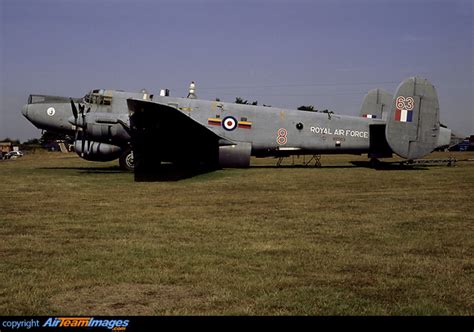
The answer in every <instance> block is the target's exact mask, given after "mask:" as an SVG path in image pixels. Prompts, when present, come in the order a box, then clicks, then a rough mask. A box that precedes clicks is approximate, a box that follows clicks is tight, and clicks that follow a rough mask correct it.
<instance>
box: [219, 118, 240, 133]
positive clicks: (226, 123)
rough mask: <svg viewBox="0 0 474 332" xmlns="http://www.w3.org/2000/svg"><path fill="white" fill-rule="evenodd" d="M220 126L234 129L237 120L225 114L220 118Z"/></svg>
mask: <svg viewBox="0 0 474 332" xmlns="http://www.w3.org/2000/svg"><path fill="white" fill-rule="evenodd" d="M222 127H224V129H225V130H229V131H231V130H234V129H235V128H237V120H236V119H235V118H234V117H232V116H227V117H225V118H224V120H222Z"/></svg>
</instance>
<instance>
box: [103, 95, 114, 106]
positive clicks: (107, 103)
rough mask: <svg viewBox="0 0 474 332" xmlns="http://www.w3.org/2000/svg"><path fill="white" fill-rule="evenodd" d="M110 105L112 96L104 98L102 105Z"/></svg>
mask: <svg viewBox="0 0 474 332" xmlns="http://www.w3.org/2000/svg"><path fill="white" fill-rule="evenodd" d="M111 103H112V96H104V99H103V104H104V105H110V104H111Z"/></svg>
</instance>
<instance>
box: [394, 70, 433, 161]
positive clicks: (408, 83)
mask: <svg viewBox="0 0 474 332" xmlns="http://www.w3.org/2000/svg"><path fill="white" fill-rule="evenodd" d="M439 135H440V125H439V104H438V95H437V94H436V89H435V87H434V86H433V84H431V83H430V82H429V81H428V80H427V79H424V78H420V77H411V78H409V79H407V80H405V81H404V82H402V83H401V84H400V85H399V86H398V89H397V92H396V93H395V96H394V98H393V101H392V108H391V110H390V114H389V116H388V118H387V126H386V129H385V136H386V138H387V142H388V144H389V145H390V148H391V149H392V150H393V152H395V153H396V154H398V155H399V156H400V157H403V158H407V159H416V158H421V157H423V156H425V155H427V154H428V153H430V152H432V151H433V150H434V149H435V148H436V147H437V145H438V139H439Z"/></svg>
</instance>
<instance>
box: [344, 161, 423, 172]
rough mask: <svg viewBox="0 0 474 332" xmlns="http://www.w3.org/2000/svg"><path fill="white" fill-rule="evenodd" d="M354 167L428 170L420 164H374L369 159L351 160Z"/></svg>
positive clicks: (379, 169)
mask: <svg viewBox="0 0 474 332" xmlns="http://www.w3.org/2000/svg"><path fill="white" fill-rule="evenodd" d="M351 164H353V165H354V166H356V167H364V168H372V169H375V170H378V171H399V170H405V171H426V170H428V168H427V167H425V166H420V165H416V166H415V165H406V164H401V163H397V162H395V163H391V162H379V163H377V164H376V165H373V164H372V163H371V162H370V161H351Z"/></svg>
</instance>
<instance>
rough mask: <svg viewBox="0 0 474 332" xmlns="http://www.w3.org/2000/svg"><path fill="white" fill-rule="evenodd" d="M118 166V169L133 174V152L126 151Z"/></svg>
mask: <svg viewBox="0 0 474 332" xmlns="http://www.w3.org/2000/svg"><path fill="white" fill-rule="evenodd" d="M119 165H120V168H121V169H122V170H124V171H129V172H133V169H134V166H135V164H134V161H133V151H132V150H131V149H127V150H126V151H125V152H124V153H123V154H122V155H121V156H120V158H119Z"/></svg>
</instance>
